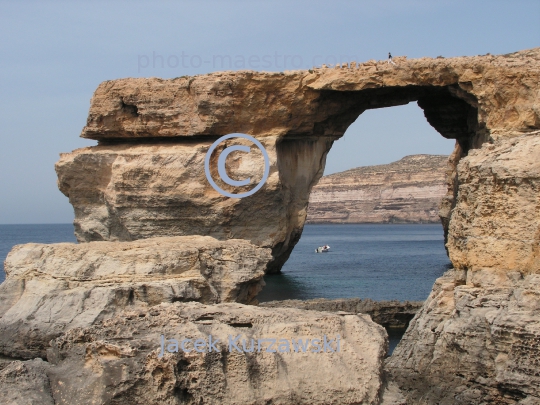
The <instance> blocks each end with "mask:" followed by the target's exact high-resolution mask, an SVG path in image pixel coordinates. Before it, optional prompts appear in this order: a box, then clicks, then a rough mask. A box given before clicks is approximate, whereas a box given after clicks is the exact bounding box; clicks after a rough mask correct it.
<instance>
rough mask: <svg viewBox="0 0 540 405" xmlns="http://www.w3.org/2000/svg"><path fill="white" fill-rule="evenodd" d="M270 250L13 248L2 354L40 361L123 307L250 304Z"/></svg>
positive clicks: (207, 243)
mask: <svg viewBox="0 0 540 405" xmlns="http://www.w3.org/2000/svg"><path fill="white" fill-rule="evenodd" d="M269 259H270V251H269V249H262V248H259V247H256V246H254V245H251V244H250V243H248V242H246V241H243V240H228V241H218V240H216V239H214V238H211V237H208V236H186V237H170V238H165V237H164V238H151V239H145V240H140V241H135V242H125V243H120V242H92V243H85V244H72V243H59V244H53V245H44V244H36V243H30V244H26V245H19V246H16V247H14V248H13V250H12V251H11V252H10V253H9V255H8V257H7V259H6V262H5V269H6V274H7V278H6V280H5V281H4V282H3V283H2V284H1V285H0V353H3V354H6V355H10V356H14V357H23V358H32V357H36V356H44V355H45V350H46V348H47V347H48V345H49V341H50V340H51V339H53V338H55V337H57V336H59V335H60V334H61V333H63V332H65V331H66V330H68V329H71V328H75V327H86V326H90V325H93V324H95V323H97V322H99V321H101V320H103V319H107V318H110V317H112V316H114V315H116V314H118V313H119V312H121V311H122V310H124V309H126V308H131V309H135V308H140V309H144V310H146V311H147V310H148V309H149V308H150V307H152V306H155V305H158V304H160V303H162V302H175V301H200V302H204V303H218V302H234V301H236V302H246V303H249V302H256V301H254V300H255V296H256V295H257V293H258V292H259V291H260V289H261V288H262V287H261V284H262V283H263V281H262V277H263V275H264V268H265V265H266V263H267V262H268V260H269Z"/></svg>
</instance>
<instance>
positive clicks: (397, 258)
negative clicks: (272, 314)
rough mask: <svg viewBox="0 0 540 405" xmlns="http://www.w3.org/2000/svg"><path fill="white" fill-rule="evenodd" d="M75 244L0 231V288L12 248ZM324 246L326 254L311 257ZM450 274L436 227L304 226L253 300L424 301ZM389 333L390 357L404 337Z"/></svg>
mask: <svg viewBox="0 0 540 405" xmlns="http://www.w3.org/2000/svg"><path fill="white" fill-rule="evenodd" d="M75 241H76V239H75V236H74V234H73V225H71V224H56V225H0V259H1V261H2V271H0V282H2V281H4V279H5V274H4V266H3V265H4V260H5V257H6V256H7V254H8V253H9V251H10V250H11V248H12V247H13V246H14V245H17V244H22V243H29V242H37V243H59V242H75ZM325 244H326V245H330V247H331V251H330V252H328V253H315V249H316V248H317V247H318V246H322V245H325ZM448 268H450V261H449V260H448V257H447V256H446V252H445V250H444V241H443V231H442V227H441V226H440V225H364V224H362V225H306V226H305V227H304V232H303V234H302V238H301V239H300V241H299V242H298V244H297V245H296V247H295V249H294V251H293V252H292V254H291V257H290V258H289V260H288V261H287V263H285V266H284V267H283V269H282V273H281V274H277V275H268V276H266V277H265V281H266V286H265V288H264V289H263V291H262V292H261V293H260V294H259V296H258V297H257V298H258V299H259V301H261V302H265V301H272V300H284V299H311V298H356V297H358V298H372V299H374V300H392V299H397V300H401V301H403V300H424V299H426V298H427V296H428V294H429V292H430V291H431V287H432V286H433V282H434V281H435V279H436V278H437V277H439V276H441V275H442V274H443V273H444V272H445V271H446V270H447V269H448ZM388 333H389V343H390V348H389V353H392V351H393V350H394V348H395V347H396V345H397V344H398V342H399V341H400V339H401V336H402V335H403V331H392V330H389V331H388Z"/></svg>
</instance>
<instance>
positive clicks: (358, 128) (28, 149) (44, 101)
mask: <svg viewBox="0 0 540 405" xmlns="http://www.w3.org/2000/svg"><path fill="white" fill-rule="evenodd" d="M539 21H540V1H538V0H531V1H527V0H513V1H510V0H508V1H497V0H489V1H488V0H485V1H474V0H469V1H444V0H438V1H420V0H417V1H415V0H398V1H384V0H378V1H359V0H357V1H353V0H350V1H347V0H331V1H330V0H328V1H313V0H312V1H294V0H287V1H278V0H272V1H270V0H268V1H254V0H234V1H227V0H220V1H207V0H197V1H182V2H180V1H177V2H172V1H137V0H129V1H91V2H90V1H58V0H57V1H43V0H42V1H29V0H26V1H0V38H1V40H0V173H1V174H0V190H1V192H0V223H58V222H71V221H72V219H73V212H72V208H71V206H70V205H69V203H68V201H67V198H66V197H64V196H63V195H62V194H61V193H60V191H58V188H57V186H56V175H55V173H54V163H55V162H56V161H57V160H58V154H59V153H60V152H69V151H71V150H73V149H75V148H78V147H82V146H87V145H93V144H95V142H93V141H85V140H82V139H80V138H79V137H78V136H79V133H80V131H81V129H82V127H83V126H84V124H85V122H86V116H87V113H88V107H89V100H90V97H91V96H92V93H93V91H94V90H95V88H96V87H97V85H98V84H99V83H100V82H102V81H104V80H109V79H116V78H121V77H150V76H158V77H164V78H169V77H177V76H182V75H192V74H198V73H206V72H210V71H213V70H221V66H220V63H219V60H218V59H215V58H214V56H215V55H229V56H231V60H232V61H233V62H235V61H236V62H237V64H238V62H239V61H240V62H241V61H242V59H243V60H244V61H245V63H246V66H245V67H248V66H247V64H248V63H249V61H250V59H249V58H250V57H251V58H252V59H251V61H252V65H253V66H254V67H256V66H258V65H257V62H256V61H257V57H258V58H262V57H264V56H265V55H269V56H271V58H270V60H271V63H270V66H269V67H266V68H265V69H262V68H260V69H261V70H276V71H281V70H284V67H283V63H284V59H285V58H284V56H285V55H288V56H289V57H288V58H287V62H288V64H289V65H288V66H286V67H285V68H286V69H291V68H294V67H300V68H309V67H310V66H311V64H312V63H313V59H314V58H315V62H320V63H322V59H323V58H324V59H328V61H330V62H331V61H332V59H333V58H335V59H336V60H337V59H339V58H340V56H342V55H343V56H345V55H347V57H351V56H356V58H357V59H358V60H359V61H364V60H368V59H385V58H386V55H387V53H388V51H391V52H392V54H393V55H395V56H398V55H407V56H408V57H409V58H415V57H422V56H431V57H436V56H438V55H442V56H445V57H451V56H461V55H477V54H485V53H488V52H489V53H492V54H501V53H508V52H513V51H517V50H521V49H527V48H532V47H535V46H540V24H539ZM154 56H155V57H154ZM160 56H161V57H163V65H162V64H161V59H160ZM182 56H183V57H184V59H183V62H184V66H185V67H183V66H182ZM276 56H277V57H276ZM214 60H215V61H216V63H214ZM259 60H260V59H259ZM266 60H267V61H268V60H269V59H268V58H267V59H266ZM276 62H277V63H276ZM259 63H260V65H262V61H260V62H259ZM267 65H268V64H266V66H267ZM240 66H241V65H240ZM225 67H228V66H225ZM231 68H232V69H234V66H231ZM452 147H453V142H452V141H447V140H445V139H443V138H442V137H441V136H440V135H438V134H437V133H436V132H435V131H434V130H433V129H432V128H431V127H430V126H429V125H428V124H427V122H426V121H425V119H424V118H423V115H422V111H421V110H420V109H419V108H418V107H417V106H416V105H415V104H414V103H413V104H409V105H408V106H403V107H394V108H389V109H382V110H376V111H368V112H366V113H365V114H363V115H361V116H360V117H359V119H358V120H357V121H356V122H355V123H354V124H353V125H352V126H351V127H350V128H349V131H348V132H347V134H346V135H345V138H343V139H342V140H340V141H338V142H336V145H335V147H334V149H332V151H331V152H330V155H329V158H328V165H327V171H326V172H327V173H331V172H336V171H341V170H346V169H349V168H351V167H356V166H361V165H370V164H378V163H387V162H391V161H393V160H396V159H399V158H401V157H402V156H404V155H407V154H414V153H435V154H444V153H449V152H450V151H451V150H452Z"/></svg>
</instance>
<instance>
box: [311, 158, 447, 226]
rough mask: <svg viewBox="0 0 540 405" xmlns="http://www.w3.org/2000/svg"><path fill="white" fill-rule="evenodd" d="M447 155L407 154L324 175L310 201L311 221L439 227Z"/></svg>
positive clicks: (315, 222) (445, 188)
mask: <svg viewBox="0 0 540 405" xmlns="http://www.w3.org/2000/svg"><path fill="white" fill-rule="evenodd" d="M447 165H448V156H438V155H412V156H405V157H404V158H403V159H400V160H398V161H397V162H393V163H390V164H386V165H377V166H364V167H357V168H355V169H351V170H347V171H344V172H340V173H335V174H331V175H328V176H323V177H322V178H321V179H320V180H319V182H318V183H317V185H316V186H315V187H313V190H312V192H311V194H310V197H309V209H308V216H307V220H306V222H307V223H313V224H318V223H335V224H343V223H440V221H441V220H440V218H439V205H440V203H441V199H442V197H444V196H445V194H446V192H447V186H446V170H447Z"/></svg>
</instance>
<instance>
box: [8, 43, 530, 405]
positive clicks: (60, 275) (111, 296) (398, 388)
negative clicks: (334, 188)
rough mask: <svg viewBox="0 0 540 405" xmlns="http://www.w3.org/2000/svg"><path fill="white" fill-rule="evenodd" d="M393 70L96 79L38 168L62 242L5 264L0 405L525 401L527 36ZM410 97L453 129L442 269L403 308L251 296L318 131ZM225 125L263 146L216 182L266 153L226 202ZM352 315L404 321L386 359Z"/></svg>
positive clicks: (291, 231) (292, 219) (301, 215)
mask: <svg viewBox="0 0 540 405" xmlns="http://www.w3.org/2000/svg"><path fill="white" fill-rule="evenodd" d="M394 61H395V65H391V64H388V63H386V62H385V61H379V62H377V61H368V62H365V63H362V64H359V63H356V62H353V63H350V64H346V65H344V66H337V67H336V68H333V69H329V68H320V69H313V70H309V71H294V72H282V73H264V72H248V71H239V72H221V73H212V74H207V75H199V76H194V77H180V78H175V79H169V80H163V79H158V78H149V79H144V78H138V79H119V80H111V81H106V82H104V83H102V84H100V85H99V87H98V88H97V90H96V92H95V93H94V96H93V97H92V101H91V106H90V112H89V116H88V120H87V124H86V126H85V127H84V129H83V132H82V137H84V138H88V139H94V140H97V141H98V145H97V146H93V147H87V148H82V149H78V150H76V151H73V152H71V153H65V154H62V155H61V158H60V161H59V162H58V163H57V164H56V171H57V174H58V186H59V188H60V190H61V191H62V192H63V193H64V194H65V195H66V196H67V197H68V198H69V201H70V203H71V204H72V205H73V207H74V210H75V221H74V227H75V234H76V236H77V239H78V241H79V244H78V245H76V244H55V245H44V244H27V245H21V246H16V247H14V249H13V250H12V251H11V252H10V254H9V255H8V257H7V259H6V264H5V268H6V280H5V281H4V282H3V283H2V284H1V285H0V355H2V356H7V357H9V358H7V359H6V358H4V359H3V360H2V361H0V364H2V366H0V368H1V371H0V403H2V404H10V405H11V404H17V405H26V404H28V405H30V404H51V405H53V404H54V405H60V404H61V405H64V404H65V405H67V404H70V405H73V404H75V405H77V404H80V405H86V404H102V405H128V404H129V405H133V404H141V405H142V404H144V405H147V404H166V405H180V404H189V405H202V404H231V405H232V404H236V405H238V404H246V405H248V404H249V405H268V404H275V405H277V404H280V405H302V404H304V405H314V404H320V405H323V404H340V405H346V404H351V405H352V404H372V405H377V404H379V405H380V404H384V405H390V404H393V405H397V404H404V403H407V404H412V405H415V404H441V405H446V404H448V405H450V404H452V405H453V404H463V405H465V404H478V405H484V404H486V405H487V404H499V405H530V404H535V403H540V380H539V378H540V377H539V376H538V370H537V368H538V364H540V346H539V342H540V318H539V316H538V309H539V308H540V294H539V293H538V291H539V288H540V286H539V283H540V248H539V246H540V231H539V229H540V226H539V222H538V218H540V201H539V196H540V109H539V107H538V105H539V104H538V94H540V48H536V49H532V50H525V51H520V52H516V53H513V54H507V55H499V56H493V55H489V54H487V55H483V56H476V57H458V58H448V59H445V58H436V59H431V58H420V59H413V60H407V59H406V58H394ZM411 101H416V102H417V103H418V105H419V107H420V108H422V109H423V110H424V115H425V116H426V119H427V121H428V122H429V123H430V124H431V125H432V126H433V127H434V128H435V129H436V130H437V131H438V132H439V133H440V134H441V135H442V136H444V137H446V138H450V139H455V140H456V147H455V149H454V152H453V153H452V155H451V156H450V157H449V159H448V166H447V168H446V192H445V196H444V197H443V199H442V202H441V207H440V211H439V216H440V218H441V220H442V223H443V227H444V231H445V242H446V248H447V252H448V255H449V258H450V260H451V262H452V266H453V268H452V269H451V270H449V271H448V272H447V273H445V274H444V275H443V276H442V277H440V278H439V279H438V280H437V281H436V282H435V285H434V286H433V289H432V292H431V294H430V295H429V297H428V299H427V300H426V301H425V302H424V303H423V304H422V305H421V308H420V309H419V310H418V312H417V313H416V314H415V315H414V317H413V318H412V320H410V317H411V315H412V311H413V310H415V311H416V309H417V308H418V304H415V303H406V305H405V306H403V305H402V304H397V303H395V304H394V303H374V302H369V301H368V300H362V301H360V300H358V301H355V300H352V301H351V300H341V301H328V300H317V301H310V302H306V303H299V302H289V303H281V304H279V305H288V306H290V307H289V308H283V307H278V306H272V305H278V304H275V303H274V304H272V303H270V304H266V305H260V306H256V305H247V304H249V303H251V304H255V303H256V295H257V293H258V291H259V289H260V286H261V281H262V277H263V275H264V274H269V273H275V272H279V271H280V268H281V266H282V265H283V263H285V261H286V260H287V259H288V257H289V255H290V253H291V251H292V249H293V248H294V246H295V244H296V243H297V242H298V240H299V238H300V236H301V234H302V230H303V226H304V224H305V221H306V216H307V212H308V205H309V196H310V192H311V191H312V189H313V187H314V186H315V185H316V183H317V182H318V181H319V179H320V178H321V176H322V173H323V172H324V165H325V159H326V154H327V153H328V151H329V149H330V148H331V146H332V144H333V142H334V141H335V140H336V139H338V138H340V137H341V136H343V135H344V133H345V131H346V129H347V127H348V126H349V125H350V124H351V123H352V122H354V120H355V119H356V118H357V117H358V115H360V114H361V113H362V112H364V111H365V110H367V109H372V108H382V107H391V106H396V105H402V104H405V103H408V102H411ZM238 132H242V133H246V134H250V135H251V136H253V137H255V138H256V139H257V140H258V142H260V143H261V144H262V145H263V147H264V149H265V150H266V153H267V155H268V156H267V157H265V158H264V159H263V156H262V153H243V152H242V153H239V152H238V150H237V151H236V152H234V153H231V154H230V155H229V158H228V160H227V166H226V168H225V169H226V170H225V171H226V172H228V174H227V176H230V177H231V179H232V178H234V179H236V181H239V180H240V179H247V178H248V177H249V179H250V181H251V183H250V184H248V185H242V186H240V187H239V189H238V190H237V189H235V187H233V186H232V185H231V183H226V182H224V181H221V180H217V183H218V184H219V187H220V188H221V189H222V190H226V191H227V192H228V193H232V192H234V191H236V192H238V191H239V190H240V191H241V192H245V191H248V190H249V189H250V187H254V186H255V184H258V182H259V180H260V179H261V178H262V176H263V172H265V169H266V161H268V165H269V167H268V168H267V169H268V171H267V172H268V178H267V180H266V182H265V183H264V186H263V187H262V188H261V189H260V190H259V191H258V192H257V193H255V194H253V195H252V196H250V197H249V198H243V199H241V198H230V197H228V196H225V195H224V194H222V193H220V192H218V191H216V189H214V188H213V186H212V185H211V184H210V183H209V182H208V181H207V177H206V176H207V173H206V172H209V173H210V176H215V177H216V179H217V178H218V177H219V176H218V175H220V172H219V170H218V156H217V155H219V154H220V153H221V152H223V149H224V148H225V147H226V146H228V145H231V144H232V141H230V140H229V141H226V142H225V143H224V144H223V145H220V146H219V148H216V149H215V151H216V153H215V154H211V153H210V154H209V155H208V159H207V158H206V157H207V153H208V151H209V148H210V147H211V145H212V144H213V142H214V141H215V140H216V139H218V138H219V137H221V136H223V135H225V134H229V133H238ZM242 142H243V141H242ZM244 146H245V145H244ZM229 151H230V150H229ZM206 162H208V166H209V168H208V170H206V169H205V168H206ZM250 176H251V177H250ZM233 184H234V183H233ZM400 305H401V306H400ZM294 306H301V307H303V309H300V308H293V307H294ZM343 309H346V310H343ZM359 309H360V310H361V311H360V312H359V311H358V310H359ZM362 310H363V311H365V312H367V313H371V314H372V316H373V318H375V319H378V320H379V322H380V323H381V324H388V325H390V326H391V324H392V323H397V324H400V325H401V324H404V323H405V322H406V321H407V320H409V321H408V322H409V325H408V328H407V332H406V333H405V336H404V338H403V340H402V341H401V342H400V343H399V345H398V346H397V348H396V349H395V351H394V353H393V355H392V356H390V357H389V358H388V359H385V357H386V354H387V351H388V334H387V333H386V331H385V329H384V328H383V327H382V326H381V325H379V324H377V323H376V322H374V321H373V320H372V317H371V316H370V315H367V314H363V313H362ZM210 336H213V337H214V338H217V339H219V340H220V343H221V344H219V345H218V344H217V343H216V346H215V349H216V350H213V349H214V346H213V345H211V344H210V343H208V344H207V343H205V342H206V341H207V342H210ZM176 337H177V338H178V340H176ZM231 337H237V339H238V340H235V342H241V346H242V350H236V349H235V348H234V347H232V346H231V344H230V342H229V339H230V338H231ZM205 339H207V340H205ZM235 339H236V338H235ZM165 341H167V345H165V343H164V342H165ZM255 342H257V343H255ZM261 342H262V344H263V345H264V344H269V345H273V346H262V347H260V345H261ZM184 344H187V345H188V346H187V347H186V346H184ZM237 347H238V348H239V347H240V346H237ZM272 347H273V349H272ZM250 348H251V349H250ZM10 360H13V361H10Z"/></svg>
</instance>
